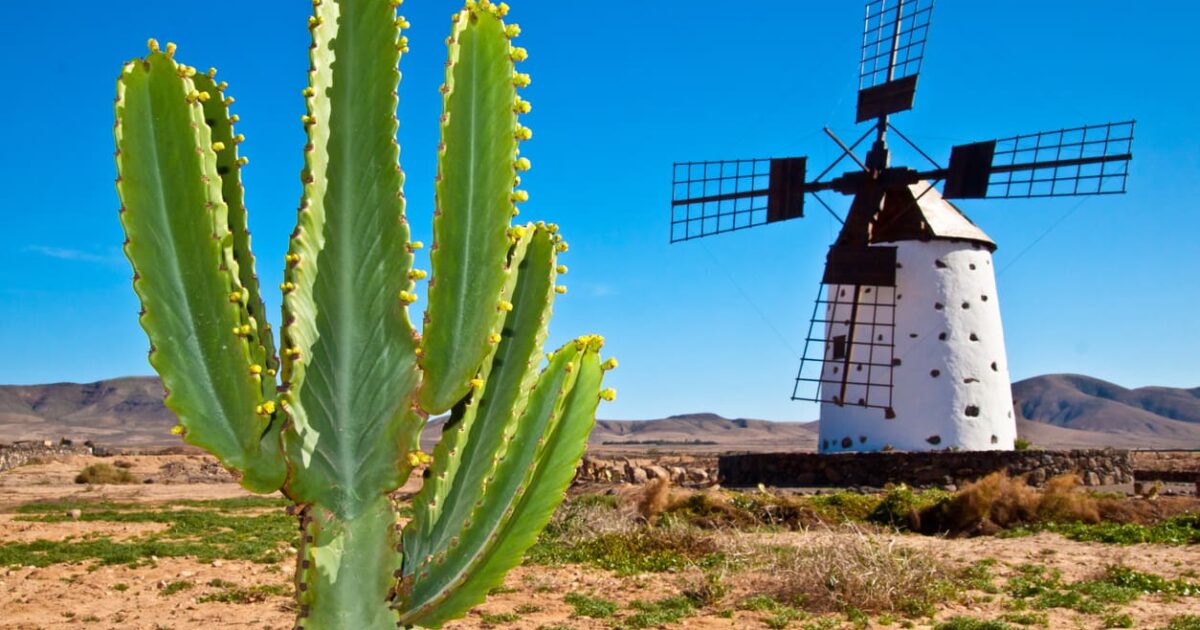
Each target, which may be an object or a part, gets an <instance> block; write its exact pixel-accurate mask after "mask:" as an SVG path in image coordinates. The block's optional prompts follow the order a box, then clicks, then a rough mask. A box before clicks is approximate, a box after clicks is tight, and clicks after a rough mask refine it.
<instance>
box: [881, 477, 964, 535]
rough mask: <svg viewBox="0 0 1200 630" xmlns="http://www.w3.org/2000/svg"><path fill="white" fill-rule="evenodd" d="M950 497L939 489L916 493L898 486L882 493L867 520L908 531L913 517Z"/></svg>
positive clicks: (906, 487)
mask: <svg viewBox="0 0 1200 630" xmlns="http://www.w3.org/2000/svg"><path fill="white" fill-rule="evenodd" d="M952 496H954V494H953V493H951V492H947V491H945V490H941V489H930V490H920V491H917V490H913V489H912V488H910V487H908V486H906V485H904V484H900V485H898V486H893V487H892V488H889V489H888V490H887V491H886V492H884V493H883V497H882V498H881V499H880V500H879V503H878V505H876V506H875V509H873V510H871V513H870V514H868V515H867V520H868V521H870V522H872V523H876V524H879V525H886V526H888V527H894V528H896V529H899V530H908V529H910V525H911V524H912V517H913V515H915V514H919V513H920V512H922V511H923V510H926V509H929V508H931V507H933V506H934V505H936V504H938V503H942V502H944V501H948V500H949V499H950V497H952Z"/></svg>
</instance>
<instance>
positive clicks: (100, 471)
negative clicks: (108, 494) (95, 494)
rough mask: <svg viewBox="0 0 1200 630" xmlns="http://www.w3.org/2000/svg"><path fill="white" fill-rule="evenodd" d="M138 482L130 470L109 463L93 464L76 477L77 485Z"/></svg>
mask: <svg viewBox="0 0 1200 630" xmlns="http://www.w3.org/2000/svg"><path fill="white" fill-rule="evenodd" d="M137 482H138V481H137V479H136V478H135V477H134V476H133V475H132V474H130V472H129V471H128V470H126V469H124V468H117V467H115V466H113V465H112V464H108V463H99V464H92V465H90V466H88V467H87V468H84V469H83V470H81V471H79V474H78V475H75V483H87V484H94V485H100V484H126V483H137Z"/></svg>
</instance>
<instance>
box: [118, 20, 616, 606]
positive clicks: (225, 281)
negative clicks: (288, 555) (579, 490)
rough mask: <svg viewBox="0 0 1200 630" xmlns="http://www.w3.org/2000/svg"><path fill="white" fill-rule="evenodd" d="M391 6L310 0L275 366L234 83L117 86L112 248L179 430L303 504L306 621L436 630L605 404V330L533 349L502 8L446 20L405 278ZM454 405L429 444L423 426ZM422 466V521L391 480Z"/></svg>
mask: <svg viewBox="0 0 1200 630" xmlns="http://www.w3.org/2000/svg"><path fill="white" fill-rule="evenodd" d="M398 5H399V2H396V1H389V0H317V1H316V2H314V3H313V6H314V12H313V16H312V17H311V18H310V19H309V29H310V31H311V35H312V46H311V48H310V60H311V66H310V71H309V87H308V88H307V89H305V91H304V96H305V102H306V106H307V107H306V112H305V114H304V116H303V118H302V122H303V124H304V126H305V129H306V131H307V134H308V142H307V144H306V145H305V153H304V157H305V161H304V170H303V173H302V180H303V183H304V187H303V194H302V197H301V201H300V208H299V211H298V214H297V222H296V229H295V231H294V232H293V233H292V237H291V241H290V245H289V249H288V253H287V256H286V257H285V263H286V266H285V275H284V282H283V284H282V286H281V290H282V291H283V294H284V298H283V327H282V330H281V336H280V340H279V351H278V352H279V358H278V359H277V358H276V346H275V341H274V336H273V335H274V333H273V332H272V330H271V327H270V325H269V324H268V323H267V318H266V316H265V314H264V313H263V302H262V298H261V295H260V293H259V288H258V281H257V277H256V276H255V273H254V264H255V261H254V257H253V255H252V254H251V251H250V238H249V233H248V232H247V230H246V210H245V207H244V206H243V203H242V185H241V181H240V171H241V169H242V168H243V167H244V166H245V165H246V163H247V162H246V158H244V157H239V155H238V144H239V143H240V142H241V141H242V136H241V135H238V134H236V132H235V131H234V123H235V122H236V121H237V116H236V115H231V114H230V112H229V106H230V104H231V103H232V102H233V99H232V98H229V97H227V96H226V95H225V90H226V86H225V84H224V83H222V82H218V81H217V80H216V78H215V74H216V71H215V70H210V71H208V72H207V73H201V72H197V71H196V69H195V68H193V67H190V66H187V65H184V64H181V63H179V62H177V61H176V60H175V58H174V54H175V47H174V45H168V46H167V47H166V48H165V49H160V48H159V47H158V44H157V43H155V42H154V41H153V40H151V42H150V54H149V55H148V56H146V57H145V58H143V59H139V60H135V61H132V62H130V63H128V64H126V65H125V67H124V70H123V72H122V73H121V77H120V79H119V80H118V82H117V100H116V118H117V124H116V127H115V136H116V143H117V153H116V160H117V170H118V178H117V190H118V193H119V195H120V198H121V203H122V207H121V223H122V225H123V226H124V228H125V232H126V236H127V238H126V242H125V252H126V255H127V256H128V257H129V260H130V262H131V263H132V264H133V268H134V290H135V291H136V293H137V295H138V296H139V298H140V299H141V303H142V311H141V315H140V321H141V324H142V327H143V328H144V329H145V330H146V333H147V335H148V336H149V338H150V343H151V350H150V363H151V364H152V365H153V366H154V368H155V369H156V370H157V371H158V373H159V374H160V375H161V376H162V379H163V384H164V387H165V388H166V389H167V392H168V393H167V398H166V403H167V406H168V407H170V408H171V409H172V410H173V411H174V412H175V413H176V415H177V416H178V417H179V422H180V424H179V426H178V427H177V429H178V432H179V433H182V435H183V438H184V439H185V440H186V441H188V442H190V443H192V444H195V445H198V446H202V447H204V448H206V449H208V450H209V451H211V452H212V453H213V454H214V455H216V456H217V457H218V458H220V460H221V461H222V462H223V463H224V464H225V465H226V466H228V467H229V468H231V469H234V470H236V471H237V472H238V473H239V474H240V475H241V481H242V484H243V485H244V486H245V487H246V488H248V489H250V490H252V491H255V492H263V493H269V492H275V491H282V492H283V493H284V494H285V495H286V496H287V497H289V498H290V499H291V500H293V501H294V502H295V504H296V513H297V514H298V515H299V517H300V527H301V544H300V553H299V558H298V562H297V568H296V580H297V598H298V600H299V604H300V607H299V608H300V612H299V619H298V621H297V627H305V628H385V627H395V626H396V625H400V626H426V627H437V626H440V625H441V624H442V623H444V622H445V621H447V620H449V619H452V618H455V617H457V616H460V615H462V614H463V613H464V612H465V611H466V610H467V609H468V608H470V607H471V606H473V605H475V604H477V603H479V602H480V601H482V600H483V599H484V597H485V596H486V593H487V591H488V590H489V589H491V588H492V587H494V586H496V585H497V584H498V583H499V582H500V581H501V580H502V579H503V576H504V574H505V573H506V572H507V571H508V570H509V569H511V568H512V567H513V566H514V565H515V564H517V563H518V562H519V561H520V559H521V556H522V555H523V554H524V552H525V550H526V549H527V548H528V547H529V546H530V545H531V544H532V543H533V541H534V538H535V537H536V535H537V533H538V532H539V531H540V530H541V528H542V527H544V526H545V524H546V522H547V520H548V519H549V517H550V514H551V513H552V512H553V510H554V508H555V507H556V506H557V505H558V503H559V502H560V501H561V499H562V496H563V493H564V491H565V489H566V486H567V485H568V484H569V482H570V479H571V477H572V475H573V473H574V469H575V465H576V464H577V463H578V461H579V458H580V457H581V456H582V454H583V449H584V446H585V444H586V441H587V436H588V433H589V432H590V430H591V427H592V424H593V422H594V418H595V410H596V406H597V403H598V401H599V400H600V399H611V390H604V391H601V389H600V387H601V379H602V376H603V371H604V370H605V369H607V368H608V367H611V366H612V365H615V364H614V363H612V362H611V361H609V362H606V363H604V364H602V363H601V361H600V358H599V351H600V347H601V346H602V344H603V339H602V338H600V337H598V336H585V337H580V338H578V339H576V340H574V341H572V342H570V343H567V344H566V345H564V346H563V347H561V348H559V349H558V350H556V351H554V352H552V353H550V354H548V355H547V357H548V359H547V360H546V361H543V359H542V356H543V355H542V344H543V341H544V339H545V337H546V327H547V323H548V321H549V317H550V312H551V307H552V304H553V300H554V297H555V295H556V294H558V293H561V292H562V289H563V288H562V287H561V286H556V280H557V278H556V276H557V274H558V273H560V272H564V273H565V267H562V266H561V265H559V264H558V261H557V257H558V254H559V253H560V252H562V251H565V250H566V243H565V242H563V240H562V237H561V236H560V235H559V234H558V233H557V227H556V226H554V225H546V224H543V223H531V224H525V225H516V226H514V225H511V217H513V216H515V215H516V214H517V213H516V204H517V203H520V202H523V201H525V200H526V199H527V198H528V195H527V193H525V192H524V191H523V190H520V189H515V188H514V187H515V186H517V185H519V182H520V172H521V171H524V170H526V169H528V168H529V161H528V160H527V159H526V158H524V157H521V155H520V150H519V145H520V142H521V141H523V140H527V139H528V138H529V137H530V136H531V132H530V131H529V130H528V129H527V128H525V127H523V126H521V125H520V124H519V123H518V122H517V119H518V116H519V115H520V114H522V113H525V112H528V111H529V104H528V103H527V102H525V101H523V100H522V99H521V98H520V97H519V96H518V93H517V89H518V88H519V87H523V86H525V85H527V84H528V83H529V78H528V76H527V75H525V74H521V73H518V72H516V71H515V68H514V62H516V61H520V60H523V59H524V58H525V56H526V53H525V51H524V49H522V48H519V47H515V46H513V45H512V43H511V41H510V40H512V39H513V38H514V37H516V35H517V34H518V33H519V32H520V29H519V28H517V27H516V25H513V24H505V23H504V20H503V18H504V16H505V14H506V13H507V11H508V7H507V5H504V4H499V5H495V4H491V3H490V2H487V1H482V2H474V1H468V2H467V4H466V7H465V8H464V9H463V10H461V11H459V12H458V13H457V14H455V15H454V16H453V26H452V32H451V36H450V38H449V39H448V40H447V43H448V46H449V62H448V63H447V66H446V82H445V84H444V86H443V87H442V94H443V102H444V112H443V115H442V117H441V137H442V142H441V144H440V146H439V149H438V160H439V161H438V176H437V186H436V208H435V212H434V222H433V232H434V243H433V248H432V252H431V255H430V259H431V266H432V271H431V274H430V275H431V278H430V285H429V290H428V297H429V305H428V308H427V309H426V311H425V316H424V320H423V327H422V328H423V330H422V333H423V334H422V335H419V334H417V332H416V331H415V329H414V327H413V326H412V324H411V322H410V320H409V316H408V307H409V306H410V305H411V304H412V302H414V301H415V300H416V296H415V293H414V286H415V283H416V282H417V281H418V280H421V279H423V278H425V277H426V272H424V271H422V270H418V269H414V268H413V267H412V261H413V254H412V252H413V250H414V249H417V248H419V247H421V244H420V243H416V242H410V241H409V230H408V225H407V222H406V221H405V218H404V211H405V207H404V205H405V203H404V195H403V192H402V186H403V183H404V175H403V172H402V171H401V170H400V167H399V163H398V161H399V146H398V145H397V143H396V129H397V122H396V118H395V111H396V104H397V96H396V92H395V88H396V86H397V84H398V82H399V79H400V75H399V72H398V70H397V65H398V63H399V58H400V56H401V54H402V53H403V52H405V51H406V50H407V39H406V38H405V37H404V36H403V35H402V34H401V30H402V29H403V28H407V26H408V23H407V21H405V20H404V18H402V17H398V16H397V15H396V12H395V7H396V6H398ZM447 411H449V412H450V419H449V421H448V422H447V424H446V427H445V429H444V431H443V437H442V440H441V442H440V443H439V444H438V446H437V448H436V449H435V451H434V454H433V456H432V459H430V458H429V456H427V455H425V454H424V453H421V452H420V451H419V449H418V438H419V435H420V432H421V429H422V427H423V426H424V425H425V423H426V422H427V421H428V418H429V417H430V416H431V415H435V414H441V413H444V412H447ZM426 462H427V463H428V464H429V466H428V470H427V472H426V473H425V481H424V484H423V486H422V489H421V491H420V493H419V494H418V495H417V497H416V498H415V499H414V504H413V509H414V518H413V519H412V520H411V521H410V522H409V523H408V524H407V525H406V526H404V527H403V529H400V527H399V526H398V523H397V517H396V511H395V507H394V506H393V504H392V501H391V499H390V498H389V494H390V493H391V492H393V491H394V490H395V489H396V488H398V487H399V486H400V485H402V484H403V482H404V481H405V480H406V479H407V478H408V476H409V474H410V472H411V471H412V470H413V468H415V467H417V466H418V465H420V464H422V463H426Z"/></svg>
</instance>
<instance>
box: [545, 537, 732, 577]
mask: <svg viewBox="0 0 1200 630" xmlns="http://www.w3.org/2000/svg"><path fill="white" fill-rule="evenodd" d="M723 560H724V555H723V554H722V553H720V552H719V551H718V550H717V547H716V545H715V543H712V542H711V541H709V540H707V539H706V538H703V537H699V536H696V535H693V534H690V533H671V532H668V531H665V530H662V529H661V528H647V529H642V530H636V531H633V532H612V533H606V534H601V535H599V536H596V537H595V538H589V539H585V540H580V541H578V542H566V541H564V540H562V539H559V538H557V537H555V536H554V535H553V534H546V533H543V535H542V536H541V537H540V538H539V539H538V541H537V543H535V544H534V545H533V547H531V548H530V549H529V552H528V553H526V554H525V562H526V563H527V564H535V565H549V566H556V565H562V564H588V565H591V566H595V567H599V568H601V569H607V570H609V571H614V572H616V573H617V575H619V576H629V575H635V574H638V573H648V572H651V573H658V572H663V571H677V570H681V569H684V568H687V567H690V566H699V567H700V568H713V567H716V566H718V565H719V564H721V562H722V561H723Z"/></svg>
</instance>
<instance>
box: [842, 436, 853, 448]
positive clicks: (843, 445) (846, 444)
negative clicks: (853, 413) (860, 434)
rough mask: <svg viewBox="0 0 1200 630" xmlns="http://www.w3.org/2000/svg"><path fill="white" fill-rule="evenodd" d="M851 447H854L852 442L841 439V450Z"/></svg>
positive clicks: (846, 438)
mask: <svg viewBox="0 0 1200 630" xmlns="http://www.w3.org/2000/svg"><path fill="white" fill-rule="evenodd" d="M851 446H854V440H851V439H850V438H848V437H844V438H842V448H850V447H851Z"/></svg>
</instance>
